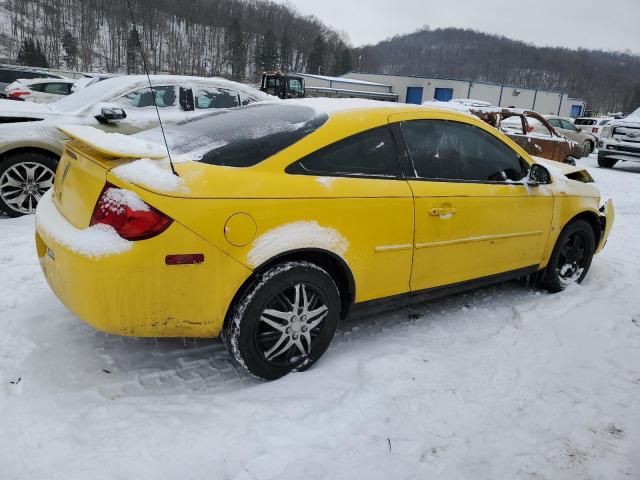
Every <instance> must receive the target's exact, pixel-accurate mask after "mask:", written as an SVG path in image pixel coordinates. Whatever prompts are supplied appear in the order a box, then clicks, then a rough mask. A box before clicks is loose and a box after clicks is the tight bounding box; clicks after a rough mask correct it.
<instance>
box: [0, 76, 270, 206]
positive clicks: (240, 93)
mask: <svg viewBox="0 0 640 480" xmlns="http://www.w3.org/2000/svg"><path fill="white" fill-rule="evenodd" d="M148 82H149V81H148V79H147V77H146V76H143V75H132V76H122V77H114V78H109V79H106V80H103V81H101V82H98V83H95V84H93V85H90V86H88V87H86V88H83V89H81V90H78V91H77V92H74V93H72V94H71V95H68V96H66V97H63V98H62V99H61V100H58V101H57V102H54V103H49V104H36V103H28V102H16V101H14V100H0V211H4V212H5V213H7V214H8V215H9V216H14V217H15V216H20V215H24V214H27V213H33V212H34V211H35V208H36V205H37V203H38V200H40V198H41V196H42V195H43V194H44V193H45V192H46V191H47V190H48V189H49V188H50V187H51V185H52V182H53V177H54V172H55V170H56V166H57V163H58V160H59V158H60V155H61V153H62V149H63V144H64V142H65V141H66V140H67V138H66V137H65V135H64V134H63V133H62V132H60V130H58V128H57V127H58V126H59V125H90V126H93V127H96V128H99V129H101V130H104V131H105V132H114V133H122V134H126V135H129V134H133V133H137V132H140V131H143V130H148V129H150V128H153V127H156V126H158V117H157V113H156V108H155V105H157V106H158V110H159V112H160V117H161V118H162V122H163V123H164V124H171V123H176V122H178V121H181V120H185V119H188V118H193V117H194V116H195V115H198V114H199V113H200V114H206V113H207V112H211V111H212V110H213V109H218V108H232V107H238V106H241V105H247V104H249V103H252V102H257V101H274V97H272V96H269V95H267V94H266V93H262V92H260V91H259V90H256V89H254V88H251V87H248V86H246V85H243V84H240V83H237V82H231V81H228V80H224V79H222V78H203V77H182V76H176V75H152V76H151V83H152V85H153V90H152V89H150V88H149V83H148ZM268 121H269V119H265V122H268Z"/></svg>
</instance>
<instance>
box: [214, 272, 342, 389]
mask: <svg viewBox="0 0 640 480" xmlns="http://www.w3.org/2000/svg"><path fill="white" fill-rule="evenodd" d="M305 292H306V293H305ZM296 296H297V298H298V301H297V302H296ZM307 300H308V301H307ZM289 309H290V311H288V310H289ZM305 312H308V313H309V315H312V314H313V315H314V316H313V317H311V316H310V317H309V318H306V315H305ZM313 312H316V313H313ZM274 313H276V314H278V315H280V316H277V315H274ZM286 317H288V318H286ZM339 321H340V293H339V291H338V287H337V286H336V284H335V282H334V281H333V279H332V278H331V276H330V275H329V274H328V273H327V272H326V271H324V270H323V269H322V268H320V267H318V266H317V265H315V264H313V263H308V262H287V263H283V264H279V265H276V266H274V267H271V268H269V269H268V270H266V271H265V272H263V273H261V274H259V275H257V276H256V278H255V280H254V281H253V283H252V284H251V285H250V286H249V287H248V288H247V289H246V290H245V291H244V293H243V294H242V295H241V297H240V298H239V300H238V301H237V302H236V303H235V305H234V306H233V307H232V308H231V310H230V313H229V315H228V318H227V319H226V322H225V326H224V329H223V332H222V339H223V341H224V343H225V345H226V346H227V349H228V350H229V352H230V353H231V355H232V357H233V358H234V359H235V360H236V362H237V363H238V364H240V365H241V366H242V367H243V368H244V369H245V370H246V371H247V372H249V373H250V374H251V375H253V376H255V377H258V378H262V379H265V380H275V379H278V378H280V377H282V376H284V375H286V374H287V373H289V372H291V371H294V370H297V371H302V370H306V369H308V368H309V367H311V366H312V365H313V364H314V363H315V362H316V361H317V360H318V359H319V358H320V357H321V356H322V354H323V353H324V352H325V351H326V350H327V348H328V347H329V344H330V343H331V340H332V339H333V336H334V334H335V332H336V329H337V328H338V323H339ZM287 345H289V346H290V347H289V348H286V347H287ZM280 351H281V353H279V352H280Z"/></svg>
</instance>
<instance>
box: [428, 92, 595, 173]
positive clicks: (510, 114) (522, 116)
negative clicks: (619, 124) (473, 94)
mask: <svg viewBox="0 0 640 480" xmlns="http://www.w3.org/2000/svg"><path fill="white" fill-rule="evenodd" d="M424 105H430V106H435V107H439V108H449V109H453V110H459V111H464V112H468V113H471V114H473V115H475V116H477V117H479V118H480V119H482V120H484V121H485V122H487V123H489V124H490V125H492V126H493V127H495V128H497V129H499V130H500V131H502V132H503V133H504V134H505V135H507V136H508V137H509V138H510V139H511V140H513V141H514V142H516V143H517V144H518V145H520V146H521V147H522V148H524V149H525V150H526V151H527V153H529V154H530V155H534V156H538V157H542V158H546V159H548V160H555V161H557V162H562V163H568V164H571V165H575V163H576V159H578V158H581V157H583V156H586V155H588V154H589V153H591V150H590V147H591V145H595V139H594V138H593V137H588V138H585V139H581V140H582V142H581V143H578V142H576V141H574V140H573V139H571V138H568V136H567V135H564V132H559V131H558V130H556V128H555V127H554V126H553V125H552V124H551V121H550V120H547V118H545V117H544V116H542V115H540V114H539V113H537V112H534V111H531V110H524V109H520V108H503V107H496V106H493V105H491V104H490V103H488V102H483V101H480V100H472V99H454V100H451V101H448V102H438V101H428V102H425V103H424ZM552 120H554V122H555V120H556V119H555V118H554V119H552ZM560 125H561V126H563V125H562V124H560ZM567 127H568V126H567ZM572 133H573V132H572ZM576 133H579V132H576ZM576 138H580V137H578V135H576ZM585 142H588V145H589V147H587V145H586V143H585ZM587 150H588V152H587Z"/></svg>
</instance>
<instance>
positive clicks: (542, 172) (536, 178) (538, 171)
mask: <svg viewBox="0 0 640 480" xmlns="http://www.w3.org/2000/svg"><path fill="white" fill-rule="evenodd" d="M527 183H528V184H529V185H531V186H536V185H548V184H549V183H551V174H550V173H549V170H547V169H546V168H545V167H543V166H542V165H540V164H538V163H534V164H533V165H531V168H530V169H529V179H528V181H527Z"/></svg>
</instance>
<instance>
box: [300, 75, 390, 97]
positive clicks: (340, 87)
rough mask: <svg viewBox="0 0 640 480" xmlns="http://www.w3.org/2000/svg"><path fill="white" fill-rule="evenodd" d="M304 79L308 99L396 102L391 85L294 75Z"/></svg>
mask: <svg viewBox="0 0 640 480" xmlns="http://www.w3.org/2000/svg"><path fill="white" fill-rule="evenodd" d="M296 75H298V76H300V77H303V78H304V85H305V91H306V95H307V96H308V97H336V98H369V99H373V100H386V101H390V102H397V101H398V94H397V93H393V92H392V91H391V85H388V84H384V83H377V82H368V81H365V80H359V79H353V78H345V77H328V76H326V75H312V74H309V73H296Z"/></svg>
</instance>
